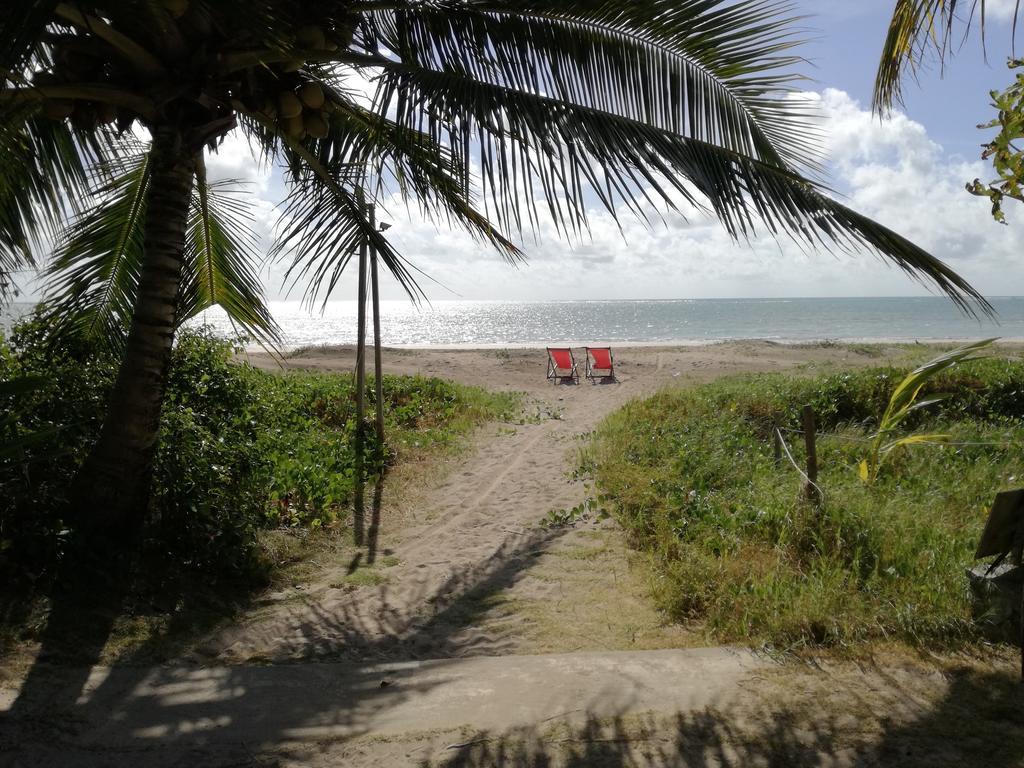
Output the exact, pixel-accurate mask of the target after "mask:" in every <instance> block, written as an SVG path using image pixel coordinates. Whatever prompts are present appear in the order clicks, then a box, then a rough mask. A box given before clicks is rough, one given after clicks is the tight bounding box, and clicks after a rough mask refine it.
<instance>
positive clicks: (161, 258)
mask: <svg viewBox="0 0 1024 768" xmlns="http://www.w3.org/2000/svg"><path fill="white" fill-rule="evenodd" d="M151 153H152V163H153V166H152V168H153V170H152V173H153V175H152V179H151V182H150V188H149V199H148V207H147V212H146V223H145V236H144V237H145V258H144V261H143V264H142V271H141V274H140V275H139V290H138V295H137V297H136V300H135V308H134V312H133V315H132V327H131V330H130V331H129V335H128V340H127V343H126V345H125V350H124V357H123V359H122V361H121V368H120V370H119V372H118V376H117V381H116V383H115V384H114V390H113V393H112V395H111V398H110V403H109V406H108V408H107V414H106V417H105V419H104V423H103V428H102V431H101V432H100V437H99V440H98V441H97V443H96V445H95V446H94V447H93V450H92V452H91V453H90V455H89V457H88V458H87V459H86V461H85V463H84V464H83V465H82V468H81V470H80V471H79V473H78V477H77V478H76V479H75V484H74V488H73V489H72V504H73V507H74V510H73V511H74V512H75V513H77V514H76V518H77V522H78V524H79V526H80V527H81V529H82V530H83V531H84V532H85V533H86V534H87V538H88V539H97V538H99V539H101V540H106V541H110V542H119V541H126V540H130V539H131V538H132V537H133V536H134V534H135V533H136V532H137V531H138V528H139V525H140V523H141V522H142V520H143V518H144V516H145V506H146V503H147V497H148V490H149V479H150V463H151V461H152V458H153V451H154V448H155V446H156V439H157V431H158V429H159V426H160V408H161V405H162V403H163V398H164V388H165V385H166V380H167V368H168V364H169V362H170V355H171V345H172V343H173V341H174V329H175V324H176V317H175V315H176V309H177V304H178V292H179V287H180V283H181V276H182V264H183V251H184V247H185V233H186V228H187V223H188V209H189V199H190V196H191V194H192V184H193V176H194V173H195V164H194V160H193V158H192V156H191V154H190V153H189V152H188V150H187V148H186V147H185V145H184V142H183V141H182V137H181V134H180V133H179V132H178V130H177V129H174V128H166V129H156V130H155V131H154V134H153V144H152V148H151Z"/></svg>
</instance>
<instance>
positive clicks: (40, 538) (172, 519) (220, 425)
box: [0, 321, 519, 593]
mask: <svg viewBox="0 0 1024 768" xmlns="http://www.w3.org/2000/svg"><path fill="white" fill-rule="evenodd" d="M235 352H236V350H235V348H234V347H233V346H232V344H230V343H228V342H225V341H223V340H219V339H217V338H215V337H213V336H212V335H211V334H210V333H209V332H207V331H205V330H199V331H186V332H183V333H182V334H180V338H179V340H178V343H177V344H176V347H175V351H174V358H173V363H172V366H171V372H170V380H169V390H168V396H167V400H166V404H165V408H164V415H163V420H162V425H161V431H160V440H159V446H158V449H157V454H156V461H155V467H154V477H153V484H152V493H151V500H150V505H149V515H148V519H147V522H146V526H145V531H144V540H143V542H142V545H141V546H142V555H141V557H140V558H139V559H140V562H144V563H145V569H144V570H143V571H140V578H142V580H143V581H145V582H147V583H148V589H150V590H152V591H156V592H159V591H161V590H165V589H166V588H167V584H168V583H169V582H173V581H175V580H182V579H185V580H190V581H195V580H199V581H201V582H202V583H204V584H210V583H214V582H217V581H225V582H227V581H234V582H239V581H241V582H243V583H246V584H259V583H261V582H262V583H265V581H266V579H267V578H268V576H269V570H270V569H271V568H272V566H273V565H274V563H275V562H278V561H280V559H281V557H280V551H279V550H280V547H281V541H280V536H274V535H269V534H272V533H277V532H280V531H281V530H282V529H287V530H291V531H297V532H300V533H301V534H302V535H303V536H305V535H306V534H307V533H309V532H311V531H315V530H324V531H330V532H333V533H335V534H338V535H348V534H347V531H348V530H349V527H350V526H351V522H352V499H353V492H354V489H355V486H356V454H355V448H354V440H353V436H354V434H355V430H356V418H355V387H354V385H353V380H352V376H351V375H344V374H330V373H303V372H290V373H287V374H285V373H267V372H263V371H259V370H256V369H254V368H251V367H250V366H248V365H245V364H242V363H240V362H238V360H237V359H236V356H235ZM115 374H116V356H115V355H114V354H112V353H110V352H105V351H103V350H99V349H96V348H94V347H91V346H89V345H85V344H67V343H64V344H61V345H54V344H53V343H52V342H51V340H50V339H49V338H48V337H47V334H46V329H45V327H44V326H43V325H42V324H40V323H37V322H31V321H30V322H28V323H25V324H23V325H22V326H20V327H19V328H18V329H16V330H15V331H14V332H13V333H12V334H11V336H10V338H9V339H7V340H3V339H0V381H5V382H11V381H23V382H24V381H27V382H30V384H31V386H29V387H27V388H25V387H15V388H11V387H8V388H6V389H4V388H0V400H3V402H0V413H4V414H5V418H4V419H3V420H0V430H2V433H0V442H2V444H3V445H4V446H6V447H7V448H8V449H10V450H4V451H2V452H0V498H3V499H4V504H3V505H0V582H2V583H4V584H5V585H6V588H5V590H4V591H5V592H20V593H30V592H33V591H36V592H38V591H40V589H42V588H44V587H45V585H46V584H47V583H48V580H49V579H50V578H51V577H52V575H53V573H54V571H55V570H56V567H57V564H58V563H59V561H60V560H61V559H62V558H63V557H65V555H66V547H67V542H69V541H70V540H73V538H74V530H75V527H76V521H75V520H69V519H67V518H66V515H65V507H66V501H67V497H68V493H69V490H70V482H71V479H72V478H73V476H74V473H75V470H76V468H77V466H78V464H79V462H80V461H81V460H82V459H83V457H84V454H85V451H86V450H87V448H88V446H89V445H90V444H91V442H92V441H93V440H94V439H95V436H96V434H97V432H98V429H99V424H100V419H101V418H102V414H103V412H104V403H105V401H106V397H107V395H108V393H109V391H110V387H111V384H112V382H113V379H114V376H115ZM368 389H369V392H368V413H369V414H370V416H371V418H372V414H373V406H374V400H373V382H372V377H371V379H370V382H369V387H368ZM383 392H384V400H385V402H384V411H385V423H386V434H387V446H386V453H385V457H384V461H385V462H386V463H388V464H392V465H393V464H396V463H400V462H403V461H415V460H420V459H423V458H426V457H429V456H431V455H434V454H436V453H438V452H442V451H447V450H451V449H453V448H455V447H456V446H457V445H458V443H459V440H460V438H461V437H462V436H464V435H465V434H466V433H467V432H468V431H469V430H471V429H472V428H473V427H474V426H475V425H476V424H479V423H481V422H483V421H486V420H490V419H495V418H503V417H511V416H512V415H513V413H517V412H518V407H519V406H518V400H517V398H516V396H515V395H510V394H490V393H487V392H484V391H483V390H479V389H474V388H471V387H465V386H460V385H457V384H454V383H451V382H446V381H441V380H437V379H428V378H423V377H391V376H386V377H385V379H384V382H383ZM368 432H369V433H370V434H371V435H372V433H373V430H372V427H371V428H370V429H368ZM373 453H374V452H373V446H372V445H371V446H370V449H369V451H368V458H367V465H366V466H367V471H368V473H369V472H370V471H372V470H374V469H375V468H374V467H373V466H372V459H371V458H370V457H372V456H373Z"/></svg>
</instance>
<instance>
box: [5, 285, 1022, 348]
mask: <svg viewBox="0 0 1024 768" xmlns="http://www.w3.org/2000/svg"><path fill="white" fill-rule="evenodd" d="M989 301H990V302H991V303H992V305H993V307H994V308H995V310H996V313H997V318H996V320H995V321H993V320H992V319H990V318H987V317H979V318H972V317H970V316H968V315H965V314H964V313H963V312H961V311H960V310H959V309H957V307H956V306H955V305H954V304H953V303H952V302H951V301H950V300H949V299H947V298H945V297H941V296H914V297H900V296H886V297H765V298H728V299H707V298H699V299H698V298H693V299H572V300H564V301H547V300H538V299H532V300H523V301H519V300H504V299H494V300H484V299H443V300H438V301H433V302H431V303H429V304H427V303H423V304H420V305H414V304H412V302H410V301H408V300H402V299H395V300H387V301H382V302H381V326H382V333H381V336H382V343H383V344H384V345H385V346H389V347H408V348H418V347H446V348H456V349H457V348H474V347H478V348H490V347H498V348H500V347H537V346H548V345H570V344H571V345H574V346H575V345H579V346H582V345H585V344H600V343H605V344H619V345H627V344H628V345H635V346H658V345H680V346H692V345H701V344H711V343H719V342H728V341H741V340H763V341H770V342H775V343H780V344H795V343H812V342H821V341H835V342H844V343H871V342H874V343H902V342H914V341H921V342H926V341H927V342H941V341H953V342H955V341H961V340H967V339H978V338H987V337H992V336H997V337H1000V338H1002V339H1004V340H1006V341H1024V297H1020V296H992V297H989ZM356 304H357V303H356V302H355V301H332V302H328V304H327V305H326V307H325V308H324V310H323V311H322V312H321V311H320V309H319V307H317V308H316V309H314V310H310V309H309V307H308V304H306V303H304V302H301V301H298V300H288V301H271V302H269V307H270V310H271V313H272V314H273V316H274V317H275V319H276V320H277V321H278V323H279V324H280V327H281V330H282V335H283V346H284V347H285V348H286V349H294V348H297V347H305V346H335V345H345V344H353V343H355V341H356V336H357V331H356V315H357V313H356ZM33 306H35V305H34V304H33V303H30V302H21V303H15V304H12V305H11V306H10V307H9V308H8V309H7V310H5V312H4V315H3V317H2V318H0V327H9V325H10V323H11V318H12V317H14V318H16V317H18V316H21V315H24V314H25V313H26V312H27V311H31V308H32V307H33ZM190 323H191V324H192V325H197V324H208V325H210V326H212V327H213V328H214V329H215V331H216V332H218V333H220V334H222V335H225V336H233V335H235V330H234V329H233V328H232V325H231V323H230V322H229V321H228V319H227V317H226V316H225V315H224V313H223V311H222V310H220V309H218V308H214V309H213V310H209V311H207V312H205V313H203V314H202V315H201V316H200V317H198V318H196V319H195V320H193V321H190ZM369 336H370V331H369V330H368V337H369Z"/></svg>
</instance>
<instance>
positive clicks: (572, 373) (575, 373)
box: [547, 347, 580, 384]
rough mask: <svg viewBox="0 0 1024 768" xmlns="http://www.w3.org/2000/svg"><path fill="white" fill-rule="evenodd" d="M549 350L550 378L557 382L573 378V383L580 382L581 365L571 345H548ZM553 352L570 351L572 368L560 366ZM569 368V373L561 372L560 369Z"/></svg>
mask: <svg viewBox="0 0 1024 768" xmlns="http://www.w3.org/2000/svg"><path fill="white" fill-rule="evenodd" d="M547 351H548V374H547V375H548V380H550V381H554V382H555V383H556V384H557V383H558V382H559V381H560V380H563V379H572V380H573V383H575V384H579V383H580V371H579V365H578V363H577V362H576V356H575V355H574V354H573V353H572V349H570V348H569V347H547ZM552 352H568V353H569V361H570V362H571V363H572V367H571V368H559V367H558V365H557V363H556V362H555V357H554V355H553V354H551V353H552ZM565 370H568V371H569V373H568V374H564V373H559V371H565Z"/></svg>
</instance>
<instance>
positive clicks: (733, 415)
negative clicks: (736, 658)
mask: <svg viewBox="0 0 1024 768" xmlns="http://www.w3.org/2000/svg"><path fill="white" fill-rule="evenodd" d="M902 379H903V373H902V372H900V371H898V370H896V369H892V368H883V369H875V370H868V371H860V372H854V373H842V374H836V375H831V376H827V377H820V378H807V379H805V378H797V377H789V376H780V375H764V376H754V377H746V378H742V379H733V380H728V381H723V382H719V383H715V384H713V385H709V386H705V387H701V388H698V389H693V390H674V391H666V392H662V393H660V394H658V395H656V396H655V397H653V398H650V399H648V400H644V401H638V402H635V403H631V404H630V405H628V406H626V407H625V408H624V409H622V410H621V411H619V412H618V413H616V414H614V415H612V416H611V417H610V418H609V419H607V420H606V421H605V422H604V423H603V424H602V426H601V427H600V428H599V429H598V430H597V432H596V433H595V438H594V442H593V444H592V446H591V448H590V450H589V455H588V462H589V463H590V465H591V466H592V468H593V473H594V478H595V481H596V483H597V486H598V489H599V492H600V494H601V496H600V498H602V499H603V500H604V503H605V504H607V505H608V508H609V510H610V511H611V512H612V513H613V514H614V515H615V516H616V517H617V519H618V520H619V521H620V522H621V524H622V525H623V527H624V528H625V530H626V531H627V533H628V535H629V536H630V538H631V540H632V542H633V543H634V544H635V545H636V546H638V547H640V548H641V549H644V550H646V551H648V552H649V553H650V556H651V563H652V568H653V589H654V593H655V595H656V597H657V599H658V601H659V603H660V605H661V606H662V607H663V608H664V609H665V610H666V611H667V612H668V613H669V614H670V615H671V616H672V617H674V618H676V619H679V620H696V621H700V622H702V623H704V624H705V626H706V627H707V628H708V631H709V632H710V633H711V634H712V635H713V637H714V638H715V639H716V640H719V641H724V642H732V641H737V642H763V643H767V644H772V645H774V646H777V647H782V648H792V647H799V646H804V645H843V644H847V643H851V642H857V641H866V640H871V639H878V638H889V637H898V638H901V639H904V640H908V641H912V642H914V641H919V642H925V641H930V642H936V641H938V642H947V641H949V642H951V641H953V640H956V639H960V638H965V637H972V636H974V633H975V632H976V628H975V626H974V624H973V622H972V620H971V615H970V609H969V602H968V597H967V587H966V581H965V579H964V568H965V567H966V566H967V565H968V564H969V563H970V562H971V556H972V552H973V550H974V547H975V545H976V544H977V537H978V535H979V534H980V531H981V527H982V525H983V523H984V518H985V512H986V509H987V507H988V505H990V504H991V501H992V498H993V496H994V494H995V493H996V492H997V491H998V490H1000V489H1001V488H1002V487H1004V486H1005V485H1006V484H1008V483H1011V482H1013V481H1014V479H1016V478H1020V477H1021V476H1022V472H1024V463H1022V459H1021V453H1020V449H1019V446H1020V443H1021V441H1022V439H1024V397H1022V394H1024V363H1021V362H1019V361H1011V360H1005V359H985V360H979V361H977V362H975V363H973V364H972V365H971V366H970V368H969V369H968V370H965V369H962V368H951V369H948V370H946V371H943V372H942V373H940V374H938V375H936V376H935V377H934V378H933V379H932V380H931V381H930V382H929V383H928V384H927V385H926V386H925V387H924V389H922V390H921V396H922V397H925V398H927V397H929V396H930V395H931V394H934V393H938V392H943V393H946V394H947V396H946V397H945V398H944V399H943V400H941V401H940V402H938V403H936V404H935V406H934V407H933V408H930V409H927V410H916V411H912V412H910V413H908V414H907V415H906V417H905V419H904V421H903V426H904V427H905V428H907V429H920V428H927V429H928V430H929V431H941V432H945V433H948V434H950V435H951V436H952V437H953V438H955V439H956V441H957V442H972V443H973V442H976V443H983V444H984V445H975V446H956V445H949V446H938V447H935V448H933V449H931V450H929V451H915V452H901V453H900V454H898V455H894V456H893V457H891V458H890V461H892V462H893V464H894V465H895V467H896V469H898V472H888V473H883V474H881V475H880V476H879V478H878V481H877V482H876V484H875V485H873V486H867V485H865V484H864V483H862V482H860V480H859V478H858V474H857V463H858V461H859V459H860V458H861V456H862V455H863V451H864V446H865V443H867V442H868V440H869V439H870V438H869V435H870V434H871V433H873V432H874V431H876V430H877V428H878V426H879V424H878V421H877V419H878V415H879V414H881V413H883V411H884V409H885V408H886V405H887V403H888V402H889V399H890V395H891V392H892V390H893V388H894V385H895V384H896V383H897V382H899V381H901V380H902ZM805 403H812V404H813V405H814V407H815V410H816V411H817V413H818V417H819V426H820V429H821V430H823V431H824V432H826V433H828V434H826V435H824V436H822V437H821V438H820V439H819V442H818V454H819V465H820V474H819V483H820V484H821V485H822V487H823V488H824V490H825V499H824V503H823V504H822V506H821V507H820V509H818V508H815V507H814V506H813V505H811V504H809V503H807V502H806V500H805V499H804V497H803V496H802V494H801V493H800V480H799V478H798V476H797V475H796V473H795V472H794V471H792V469H791V468H789V467H788V465H786V466H776V464H775V462H774V457H773V450H772V443H771V434H772V429H773V427H774V425H779V426H781V427H782V428H783V430H784V433H785V432H786V430H790V429H792V430H798V429H799V428H800V410H801V406H802V405H803V404H805ZM790 443H791V447H792V449H793V450H794V452H795V453H796V456H797V460H798V461H799V460H800V459H801V458H802V457H801V455H800V451H801V447H800V441H798V440H792V441H790Z"/></svg>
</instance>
